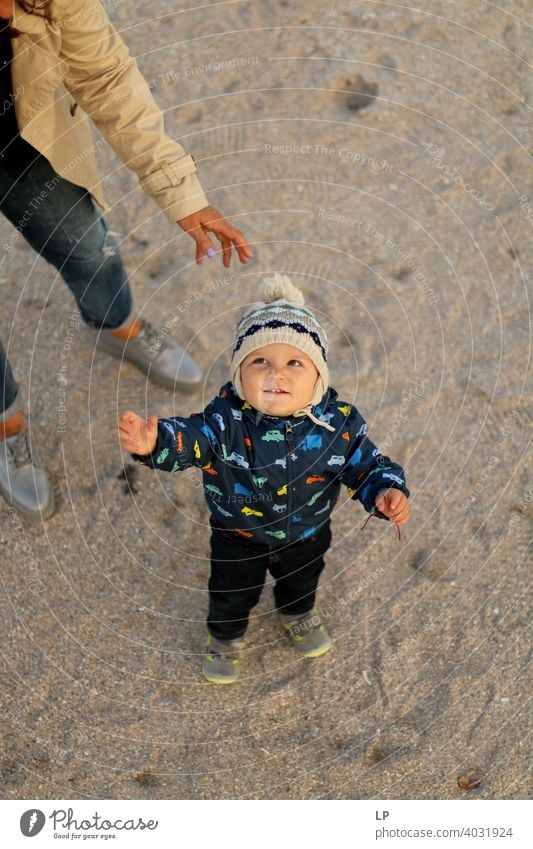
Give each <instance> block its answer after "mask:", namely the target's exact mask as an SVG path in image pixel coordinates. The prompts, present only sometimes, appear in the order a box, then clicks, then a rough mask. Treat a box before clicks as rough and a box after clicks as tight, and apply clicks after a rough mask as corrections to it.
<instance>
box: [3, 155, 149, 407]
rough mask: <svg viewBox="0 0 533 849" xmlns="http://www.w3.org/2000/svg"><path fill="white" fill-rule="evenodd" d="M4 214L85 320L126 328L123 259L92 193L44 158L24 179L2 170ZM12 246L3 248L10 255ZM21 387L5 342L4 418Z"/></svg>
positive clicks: (127, 290) (127, 293)
mask: <svg viewBox="0 0 533 849" xmlns="http://www.w3.org/2000/svg"><path fill="white" fill-rule="evenodd" d="M0 211H1V212H3V214H4V215H5V216H6V218H8V219H9V221H11V223H12V224H13V225H14V226H15V228H16V229H17V230H18V231H19V232H20V233H21V234H22V235H23V236H24V238H25V239H26V241H27V242H28V243H29V244H30V245H31V247H32V248H34V250H36V251H37V252H38V253H39V254H40V255H41V256H42V257H44V259H45V260H46V261H47V262H49V263H50V264H51V265H53V266H54V267H55V268H57V270H58V271H59V273H60V274H61V276H62V278H63V280H64V281H65V283H66V284H67V286H68V287H69V289H70V291H71V292H72V294H73V295H74V298H75V299H76V303H77V305H78V307H79V310H80V313H81V317H82V319H83V320H84V321H85V322H86V323H87V324H89V325H91V326H92V327H120V326H121V325H122V324H124V323H126V322H127V320H128V319H129V318H130V316H131V314H132V312H133V303H132V298H131V292H130V287H129V284H128V278H127V275H126V271H125V269H124V265H123V263H122V258H121V256H120V253H119V251H118V247H117V245H116V242H115V240H114V238H113V236H112V235H111V234H110V233H109V231H108V229H107V224H106V222H105V220H104V218H103V217H102V216H101V215H100V214H99V212H98V211H97V209H96V207H95V205H94V203H93V201H92V198H91V196H90V194H89V193H88V192H87V191H86V190H85V189H83V188H81V187H80V186H76V185H75V184H74V183H71V182H69V181H68V180H64V179H63V178H61V177H59V175H58V174H57V173H56V172H55V171H54V169H53V168H52V166H51V165H50V163H49V162H48V160H47V159H45V157H44V156H41V155H40V154H37V153H36V157H35V161H34V162H33V164H32V165H31V166H30V168H29V169H27V171H25V172H24V175H23V176H22V177H14V176H12V175H10V174H9V173H8V171H7V170H4V169H3V168H1V167H0ZM11 244H12V242H11V241H10V240H7V241H6V243H5V244H4V247H3V250H4V252H6V253H7V254H8V255H9V250H10V249H11ZM17 392H18V387H17V384H16V381H15V379H14V377H13V372H12V370H11V366H10V365H9V361H8V359H7V357H6V353H5V350H4V347H3V345H2V343H1V341H0V416H1V415H2V413H3V412H4V411H6V410H7V409H8V408H9V407H10V406H11V405H12V404H13V403H14V401H15V399H16V397H17Z"/></svg>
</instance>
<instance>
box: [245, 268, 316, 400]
mask: <svg viewBox="0 0 533 849" xmlns="http://www.w3.org/2000/svg"><path fill="white" fill-rule="evenodd" d="M263 299H264V300H263V302H261V303H257V304H253V306H252V307H251V308H250V310H249V311H248V312H247V313H246V315H245V316H244V317H243V318H242V319H241V321H240V322H239V324H238V325H237V333H236V337H235V346H234V349H233V355H232V360H231V371H232V381H233V385H234V386H235V389H236V390H237V393H238V395H239V397H241V398H243V397H244V396H243V391H242V383H241V376H240V366H241V363H242V361H243V360H244V359H246V357H247V356H248V355H249V354H251V353H252V352H253V351H256V350H257V349H258V348H262V347H264V346H265V345H272V344H275V343H280V344H285V345H292V346H293V347H294V348H297V349H298V350H299V351H302V352H303V353H305V354H307V356H308V357H309V358H310V359H311V360H312V362H313V363H314V365H315V366H316V368H317V371H318V374H319V377H318V380H317V383H316V386H315V391H314V394H313V397H312V398H311V401H310V403H311V404H312V405H315V404H318V403H319V401H320V399H321V398H322V396H323V394H324V392H325V391H326V389H327V387H328V384H329V373H328V366H327V352H328V340H327V337H326V334H325V332H324V330H323V328H322V327H321V326H320V324H319V322H318V321H317V319H316V318H315V316H314V315H313V314H312V313H311V312H309V310H307V309H306V308H305V307H304V306H303V304H304V297H303V294H302V292H301V291H300V290H299V289H298V288H297V287H296V286H294V284H293V283H292V282H291V281H290V279H289V278H288V277H286V276H285V275H282V274H274V275H273V276H272V277H269V278H267V279H266V280H265V285H264V288H263Z"/></svg>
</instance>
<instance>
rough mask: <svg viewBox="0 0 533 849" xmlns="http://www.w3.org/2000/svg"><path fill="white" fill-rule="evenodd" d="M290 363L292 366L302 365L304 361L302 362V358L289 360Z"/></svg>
mask: <svg viewBox="0 0 533 849" xmlns="http://www.w3.org/2000/svg"><path fill="white" fill-rule="evenodd" d="M289 365H290V366H301V365H303V363H302V361H301V360H289Z"/></svg>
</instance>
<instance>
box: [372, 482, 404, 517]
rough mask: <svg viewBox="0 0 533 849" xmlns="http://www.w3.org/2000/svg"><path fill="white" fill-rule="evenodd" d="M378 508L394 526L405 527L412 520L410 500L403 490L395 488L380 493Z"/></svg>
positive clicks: (377, 502)
mask: <svg viewBox="0 0 533 849" xmlns="http://www.w3.org/2000/svg"><path fill="white" fill-rule="evenodd" d="M376 507H377V509H378V510H379V511H380V512H381V513H383V515H384V516H387V517H388V519H389V520H390V521H391V522H392V523H393V524H394V525H405V524H406V522H408V521H409V519H410V518H411V508H410V507H409V500H408V498H407V497H406V496H405V495H404V494H403V492H401V490H399V489H395V488H394V487H391V489H386V490H385V492H380V494H379V495H378V497H377V498H376Z"/></svg>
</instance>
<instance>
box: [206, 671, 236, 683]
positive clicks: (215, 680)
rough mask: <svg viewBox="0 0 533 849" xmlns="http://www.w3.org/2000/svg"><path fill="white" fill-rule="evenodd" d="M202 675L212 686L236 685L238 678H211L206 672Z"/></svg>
mask: <svg viewBox="0 0 533 849" xmlns="http://www.w3.org/2000/svg"><path fill="white" fill-rule="evenodd" d="M202 675H203V676H204V678H205V679H206V681H209V682H210V683H211V684H235V682H236V681H237V678H211V677H210V676H209V675H206V674H205V672H202Z"/></svg>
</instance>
